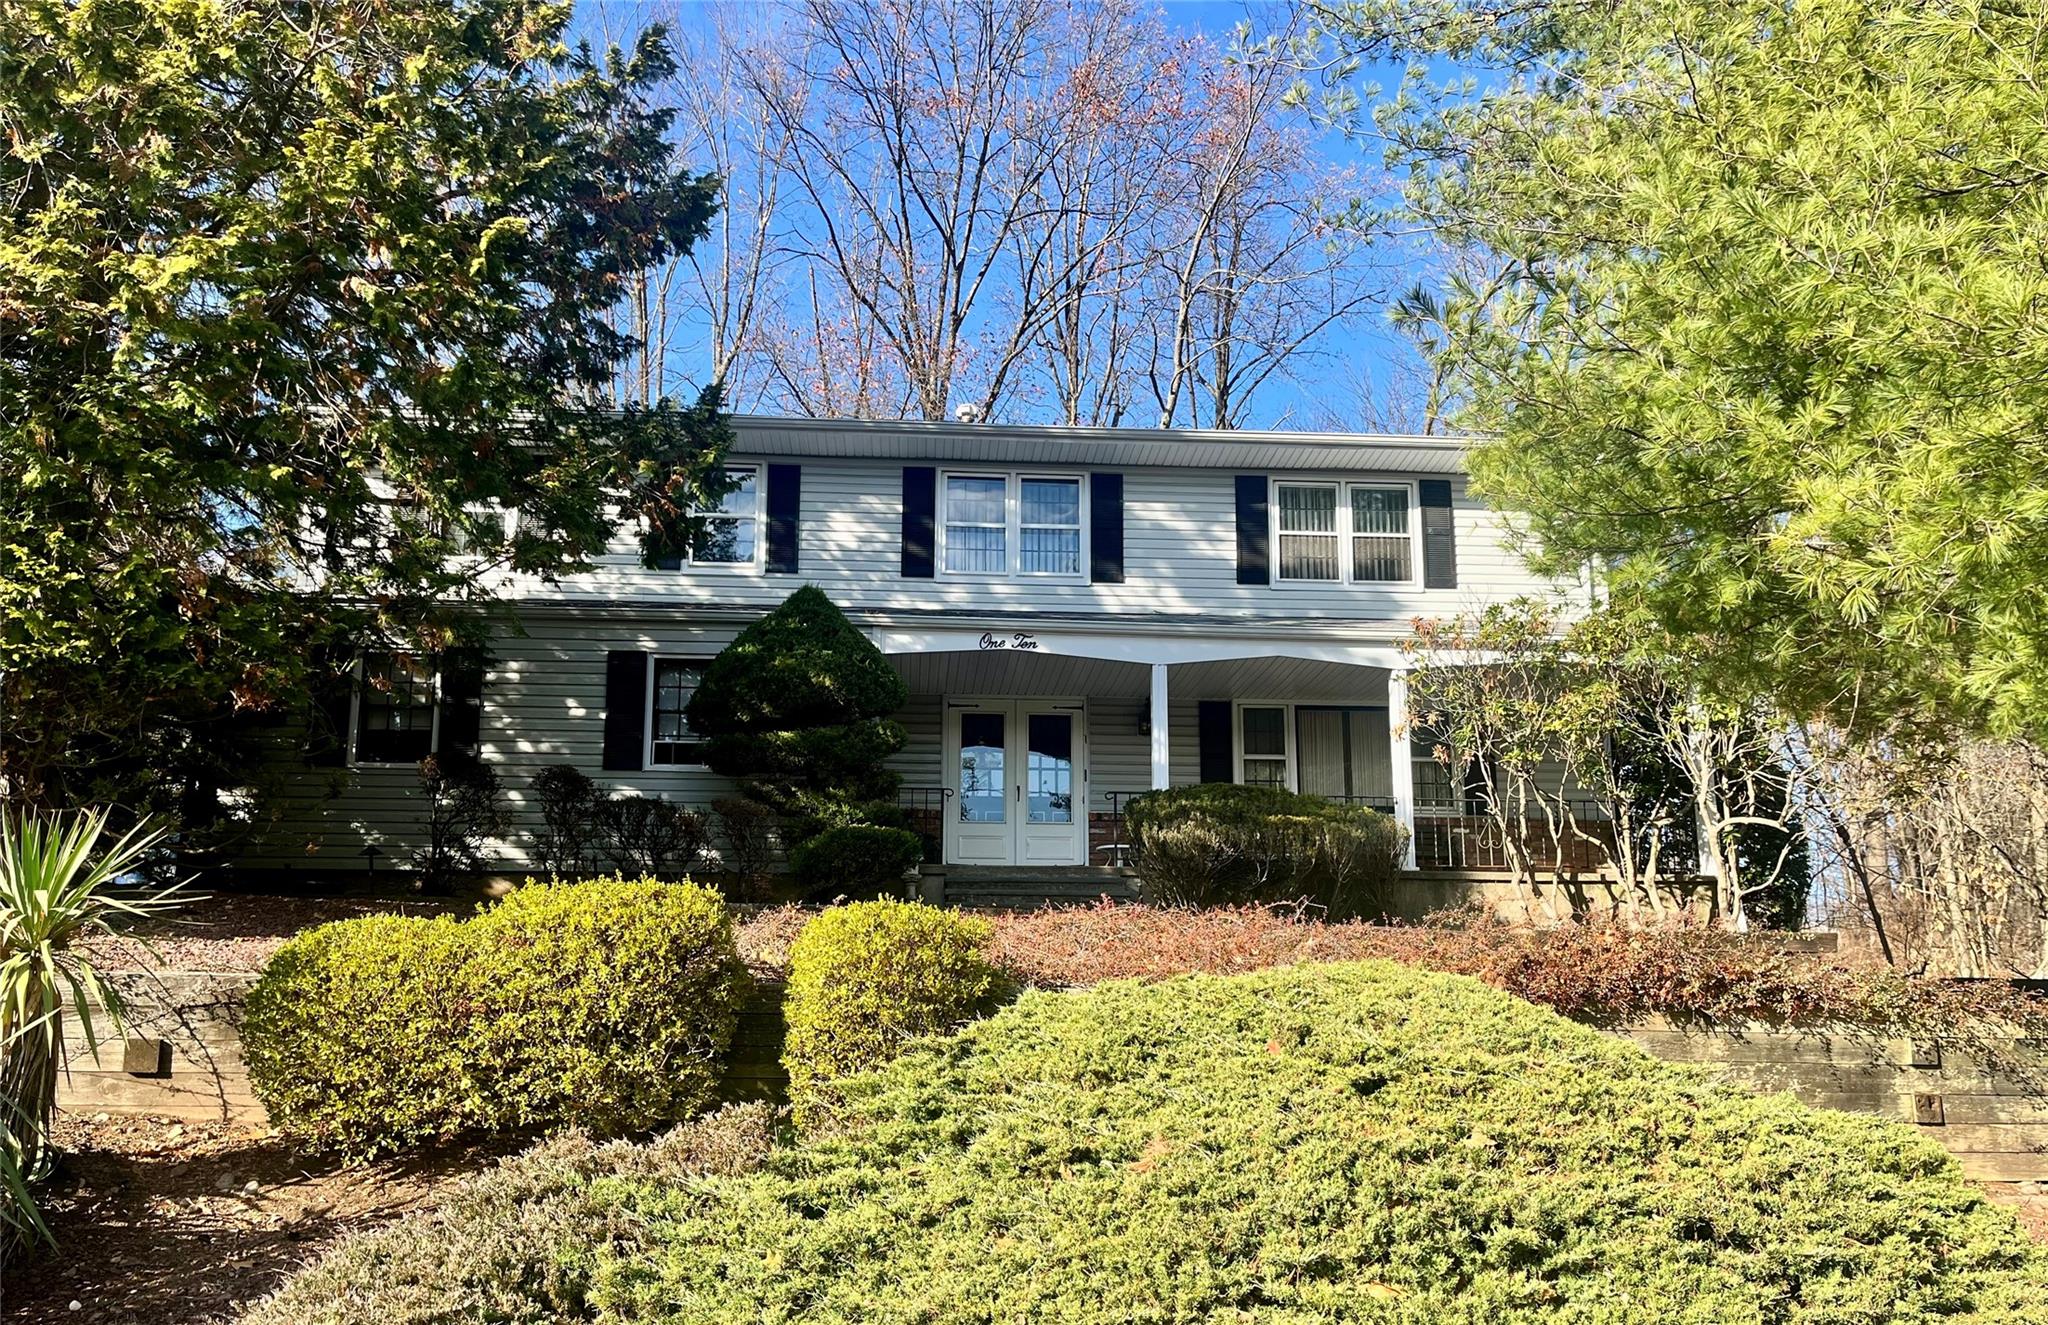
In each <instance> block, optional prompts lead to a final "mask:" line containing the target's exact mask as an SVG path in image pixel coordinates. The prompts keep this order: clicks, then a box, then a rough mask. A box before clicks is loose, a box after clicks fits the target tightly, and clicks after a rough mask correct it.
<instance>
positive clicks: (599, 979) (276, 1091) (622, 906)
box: [242, 879, 746, 1155]
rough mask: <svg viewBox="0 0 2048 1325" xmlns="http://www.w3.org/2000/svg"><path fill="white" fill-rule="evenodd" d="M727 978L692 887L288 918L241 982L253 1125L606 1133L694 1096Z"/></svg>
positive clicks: (389, 1143) (705, 1085) (711, 907)
mask: <svg viewBox="0 0 2048 1325" xmlns="http://www.w3.org/2000/svg"><path fill="white" fill-rule="evenodd" d="M745 981H746V972H745V968H744V967H743V966H742V965H741V963H740V960H739V957H738V955H737V953H736V951H735V949H734V946H733V932H732V921H731V918H730V916H729V915H728V914H727V912H726V909H725V904H724V903H723V902H722V901H721V900H720V899H719V897H718V894H717V893H715V892H712V891H711V890H709V889H707V888H702V887H699V886H697V885H695V884H688V883H682V884H670V883H657V882H655V881H653V880H651V879H650V880H641V881H638V882H629V881H626V880H622V879H604V880H595V881H591V882H585V883H560V884H537V883H529V884H528V885H527V886H526V887H525V888H522V889H520V890H518V891H517V892H514V893H512V894H511V895H510V896H508V897H507V898H506V899H505V900H504V901H502V902H500V903H498V904H497V905H496V906H493V907H490V908H488V909H486V910H483V911H481V912H480V913H479V914H477V915H476V916H474V917H473V918H471V919H468V920H454V919H450V918H447V917H440V918H436V919H419V918H410V917H393V916H377V917H368V918H364V919H360V920H344V921H340V922H337V923H334V924H329V925H321V926H318V927H316V928H314V929H310V930H308V931H306V932H305V933H303V934H300V935H298V936H297V937H295V938H293V939H292V940H291V941H290V942H289V943H287V944H285V946H284V947H283V948H281V949H280V950H279V951H278V953H277V955H276V956H274V957H273V958H272V959H271V961H270V963H269V965H268V966H266V967H265V968H264V971H263V974H262V976H261V978H260V979H259V980H258V981H257V983H256V985H255V987H254V988H253V989H252V990H251V991H250V995H249V1003H248V1008H247V1011H246V1014H245V1016H244V1019H243V1024H242V1036H243V1041H244V1045H245V1049H246V1052H247V1055H248V1061H249V1073H250V1077H251V1080H252V1082H253V1084H254V1086H255V1088H256V1092H257V1094H258V1096H259V1097H260V1098H261V1099H262V1100H263V1103H264V1105H265V1107H266V1108H267V1109H268V1110H269V1111H270V1117H271V1121H272V1123H273V1124H274V1125H275V1126H277V1127H278V1128H279V1129H280V1130H281V1131H283V1132H284V1133H285V1134H286V1135H287V1136H289V1137H290V1138H292V1139H293V1140H294V1141H295V1142H296V1143H297V1144H299V1145H301V1146H303V1147H305V1148H307V1149H313V1150H331V1151H338V1152H341V1153H344V1154H349V1155H369V1154H376V1153H381V1152H388V1151H394V1150H399V1149H403V1148H405V1147H407V1146H412V1145H418V1144H421V1143H428V1142H435V1141H441V1140H445V1139H448V1138H451V1137H454V1136H457V1135H463V1134H478V1133H490V1132H507V1131H511V1132H518V1131H528V1130H534V1129H540V1128H550V1127H558V1126H564V1125H567V1124H571V1123H574V1124H576V1125H579V1126H582V1127H585V1128H588V1129H590V1130H592V1131H595V1132H598V1133H602V1134H608V1135H609V1134H622V1133H628V1132H635V1131H645V1130H648V1129H650V1128H653V1127H656V1126H659V1125H661V1124H663V1123H667V1122H672V1121H675V1120H676V1119H679V1118H683V1117H687V1116H689V1115H690V1114H693V1113H696V1112H698V1111H700V1110H701V1109H703V1108H704V1107H705V1106H706V1105H707V1104H708V1103H710V1101H711V1098H712V1095H713V1092H714V1091H715V1089H716V1087H717V1084H718V1081H719V1077H720V1074H721V1071H722V1058H723V1055H724V1052H725V1049H726V1047H727V1045H728V1044H729V1043H730V1041H731V1038H732V1031H733V1025H734V1020H735V1016H736V1012H737V1008H738V1005H739V1002H740V999H741V997H742V996H743V993H744V987H745Z"/></svg>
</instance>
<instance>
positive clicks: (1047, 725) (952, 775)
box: [944, 699, 1088, 865]
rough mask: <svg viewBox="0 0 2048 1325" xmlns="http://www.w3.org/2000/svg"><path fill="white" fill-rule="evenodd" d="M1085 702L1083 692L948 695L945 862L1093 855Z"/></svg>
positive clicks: (1062, 860)
mask: <svg viewBox="0 0 2048 1325" xmlns="http://www.w3.org/2000/svg"><path fill="white" fill-rule="evenodd" d="M1087 735H1088V733H1087V716H1086V710H1085V709H1084V707H1083V706H1082V704H1081V703H1080V702H1079V701H1078V700H1052V699H1016V700H1003V699H997V700H948V701H947V702H946V770H947V778H948V785H949V786H950V787H951V788H952V792H953V794H952V795H951V796H950V797H948V798H947V799H946V803H945V811H944V813H945V816H946V862H947V863H948V864H951V865H1084V864H1086V863H1087V862H1088V809H1087V807H1088V774H1087V767H1088V761H1087V757H1086V754H1085V745H1086V742H1087Z"/></svg>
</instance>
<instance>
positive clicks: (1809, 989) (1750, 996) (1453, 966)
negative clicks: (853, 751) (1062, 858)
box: [992, 903, 2048, 1071]
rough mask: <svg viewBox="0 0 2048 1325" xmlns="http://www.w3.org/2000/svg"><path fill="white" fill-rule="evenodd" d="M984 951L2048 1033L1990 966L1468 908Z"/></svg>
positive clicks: (1045, 928) (1949, 1033) (1972, 1037)
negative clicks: (1544, 925) (1819, 950)
mask: <svg viewBox="0 0 2048 1325" xmlns="http://www.w3.org/2000/svg"><path fill="white" fill-rule="evenodd" d="M992 956H993V957H994V959H995V960H996V962H997V963H998V964H999V965H1002V966H1003V967H1005V968H1006V969H1008V970H1009V971H1010V972H1012V973H1013V974H1014V975H1015V976H1016V977H1017V978H1018V979H1019V980H1021V981H1023V982H1024V983H1026V984H1034V985H1045V986H1077V985H1088V984H1094V983H1096V982H1098V981H1102V980H1112V979H1126V978H1138V979H1161V978H1164V977H1166V976H1171V975H1181V974H1186V973H1189V972H1196V971H1200V972H1209V973H1213V974H1229V973H1232V972H1238V971H1250V970H1257V969H1260V968H1263V967H1269V966H1285V965H1289V964H1291V963H1295V962H1328V961H1352V960H1360V959H1364V958H1372V957H1380V958H1387V959H1390V960H1393V961H1398V962H1403V963H1406V964H1408V965H1411V966H1419V967H1424V968H1426V969H1429V970H1434V971H1445V972H1449V973H1451V974H1455V975H1469V976H1473V977H1475V978H1477V979H1479V980H1482V981H1484V982H1485V983H1487V984H1489V985H1492V986H1494V987H1495V988H1497V989H1504V990H1506V991H1507V992H1509V993H1511V994H1516V995H1519V996H1520V997H1522V998H1526V999H1528V1000H1530V1001H1531V1002H1533V1003H1541V1004H1543V1005H1545V1006H1547V1007H1551V1008H1554V1009H1556V1010H1557V1011H1558V1012H1560V1013H1562V1014H1564V1015H1565V1016H1568V1017H1571V1018H1573V1019H1575V1020H1578V1021H1584V1022H1591V1023H1594V1024H1597V1025H1604V1026H1618V1025H1627V1024H1630V1023H1635V1022H1640V1021H1642V1020H1644V1019H1645V1018H1647V1017H1651V1016H1664V1017H1668V1018H1670V1019H1672V1020H1674V1021H1682V1022H1695V1023H1700V1024H1706V1025H1735V1024H1740V1023H1743V1022H1770V1023H1778V1024H1797V1025H1810V1026H1835V1027H1842V1028H1851V1029H1854V1030H1858V1031H1863V1032H1867V1033H1873V1034H1879V1035H1887V1036H1892V1035H1897V1036H1911V1037H1915V1038H1925V1039H1939V1040H1944V1041H1947V1042H1949V1043H1950V1044H1953V1045H1955V1046H1956V1047H1958V1048H1960V1049H1963V1050H1965V1051H1967V1052H1969V1053H1971V1054H1973V1055H1974V1056H1976V1057H1978V1058H1979V1060H1980V1061H1982V1062H1984V1063H1986V1064H1987V1065H1989V1066H1994V1067H1998V1068H2001V1069H2003V1070H2006V1071H2020V1070H2023V1065H2022V1064H2021V1063H2020V1062H2018V1061H2016V1060H2015V1059H2014V1058H2013V1056H2012V1045H2011V1041H2012V1040H2013V1039H2015V1038H2019V1037H2042V1036H2048V999H2043V998H2040V997H2037V996H2033V995H2030V994H2028V993H2026V992H2024V991H2023V990H2020V989H2018V988H2016V987H2014V986H2011V985H2008V984H2004V983H2000V982H1997V981H1975V982H1965V981H1953V980H1929V979H1921V978H1916V977H1913V976H1908V975H1903V974H1900V973H1899V972H1897V971H1893V970H1890V969H1887V968H1882V967H1855V966H1849V965H1845V964H1843V963H1840V962H1837V961H1832V960H1828V959H1824V958H1820V957H1816V956H1814V955H1811V954H1805V953H1800V952H1794V951H1788V950H1787V947H1786V945H1785V943H1784V941H1783V936H1782V935H1778V936H1773V935H1768V934H1758V935H1742V934H1730V933H1727V932H1725V931H1722V930H1715V929H1681V930H1631V929H1623V928H1619V927H1614V926H1603V925H1584V926H1567V927H1564V928H1560V929H1550V930H1531V929H1521V928H1516V927H1511V926H1508V925H1504V924H1501V923H1499V922H1498V921H1494V920H1491V919H1488V918H1486V917H1484V916H1483V915H1480V914H1477V913H1470V912H1457V913H1451V914H1450V915H1447V916H1445V917H1440V918H1439V919H1438V920H1436V921H1435V922H1432V923H1429V924H1425V925H1420V926H1389V925H1368V924H1361V923H1356V922H1352V923H1342V924H1332V923H1328V922H1325V921H1322V920H1320V919H1317V918H1316V917H1314V916H1313V915H1311V914H1309V913H1306V912H1304V911H1301V910H1291V909H1274V908H1266V907H1256V906H1248V907H1233V908H1216V909H1209V910H1200V911H1196V910H1170V909H1157V908H1152V907H1142V906H1114V905H1110V904H1107V903H1105V904H1102V905H1099V906H1095V907H1087V908H1073V909H1066V910H1045V911H1036V912H1031V913H1029V914H1015V915H1007V916H1004V917H1001V918H1000V919H998V920H997V922H996V934H995V940H994V944H993V947H992Z"/></svg>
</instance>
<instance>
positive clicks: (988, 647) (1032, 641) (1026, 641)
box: [981, 630, 1038, 653]
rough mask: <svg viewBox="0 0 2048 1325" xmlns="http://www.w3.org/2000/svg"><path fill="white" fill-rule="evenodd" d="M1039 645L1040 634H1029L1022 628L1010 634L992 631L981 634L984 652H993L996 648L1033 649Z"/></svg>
mask: <svg viewBox="0 0 2048 1325" xmlns="http://www.w3.org/2000/svg"><path fill="white" fill-rule="evenodd" d="M1037 647H1038V636H1036V635H1027V634H1025V633H1024V632H1023V631H1021V630H1020V631H1018V632H1016V633H1015V634H1013V635H1009V636H1003V635H997V634H994V633H993V632H990V631H983V632H982V636H981V650H982V652H984V653H987V652H991V651H993V650H996V649H1026V650H1033V649H1036V648H1037Z"/></svg>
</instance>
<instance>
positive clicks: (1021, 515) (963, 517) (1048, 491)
mask: <svg viewBox="0 0 2048 1325" xmlns="http://www.w3.org/2000/svg"><path fill="white" fill-rule="evenodd" d="M1085 487H1086V483H1085V481H1084V480H1083V479H1082V478H1081V476H1080V475H1078V474H1018V473H978V472H969V471H961V472H950V471H949V472H947V473H945V474H943V475H941V476H940V481H939V521H938V524H939V570H940V573H941V574H944V575H949V576H952V575H957V576H968V577H984V578H985V577H993V576H1005V575H1015V576H1025V577H1030V578H1034V579H1067V580H1078V579H1084V578H1086V576H1087V572H1088V560H1087V558H1088V550H1087V546H1086V538H1087V533H1086V527H1085V525H1084V523H1083V521H1082V518H1081V512H1082V508H1083V505H1084V504H1085V501H1086V496H1087V494H1086V492H1085V491H1084V489H1085Z"/></svg>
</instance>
